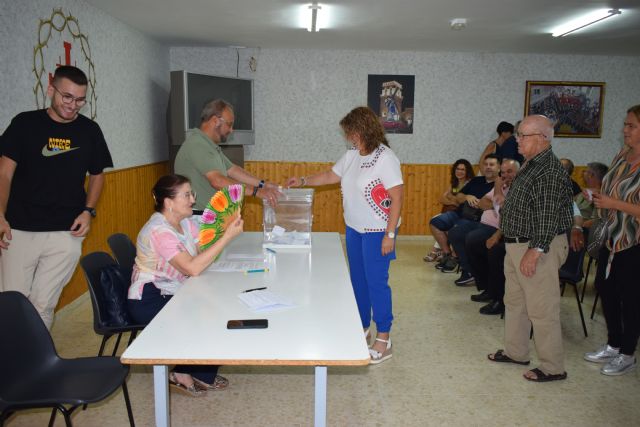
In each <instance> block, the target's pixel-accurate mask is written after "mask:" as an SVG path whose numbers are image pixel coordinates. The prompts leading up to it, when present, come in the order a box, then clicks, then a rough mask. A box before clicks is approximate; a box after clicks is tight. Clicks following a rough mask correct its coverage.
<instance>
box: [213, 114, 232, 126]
mask: <svg viewBox="0 0 640 427" xmlns="http://www.w3.org/2000/svg"><path fill="white" fill-rule="evenodd" d="M216 117H217V118H218V120H220V121H221V122H222V123H224V124H225V125H227V126H229V129H233V122H231V123H229V121H228V120H226V119H225V118H224V117H222V116H216Z"/></svg>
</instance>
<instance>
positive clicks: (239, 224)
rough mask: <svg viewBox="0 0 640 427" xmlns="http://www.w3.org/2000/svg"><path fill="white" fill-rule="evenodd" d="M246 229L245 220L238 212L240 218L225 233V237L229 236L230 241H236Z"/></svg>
mask: <svg viewBox="0 0 640 427" xmlns="http://www.w3.org/2000/svg"><path fill="white" fill-rule="evenodd" d="M243 229H244V220H243V219H242V216H240V213H239V212H238V217H237V218H236V219H235V220H234V221H233V222H232V223H231V224H229V226H228V227H227V229H226V230H225V231H224V235H225V236H229V240H233V239H235V238H236V237H237V236H238V235H239V234H241V233H242V231H243Z"/></svg>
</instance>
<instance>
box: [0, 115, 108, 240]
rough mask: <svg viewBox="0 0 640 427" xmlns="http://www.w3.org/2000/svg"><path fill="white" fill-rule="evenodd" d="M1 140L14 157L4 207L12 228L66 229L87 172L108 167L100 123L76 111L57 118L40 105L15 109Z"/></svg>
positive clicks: (82, 196) (78, 208)
mask: <svg viewBox="0 0 640 427" xmlns="http://www.w3.org/2000/svg"><path fill="white" fill-rule="evenodd" d="M1 145H2V147H1V148H0V152H1V153H2V155H3V156H6V157H8V158H10V159H12V160H14V161H15V162H16V163H17V166H16V170H15V173H14V175H13V180H12V182H11V193H10V194H9V202H8V204H7V212H6V218H7V221H9V224H10V225H11V228H14V229H16V230H23V231H63V230H69V229H70V228H71V225H72V224H73V221H74V220H75V218H76V217H77V216H78V215H79V214H80V213H81V212H82V210H83V209H84V207H85V202H86V193H85V190H84V182H85V178H86V175H87V172H88V173H89V174H91V175H97V174H100V173H102V171H103V169H104V168H107V167H113V162H112V160H111V154H110V153H109V149H108V148H107V143H106V141H105V140H104V136H103V134H102V131H101V130H100V127H99V126H98V124H97V123H96V122H94V121H93V120H90V119H88V118H87V117H85V116H82V115H78V117H77V118H76V119H75V120H74V121H72V122H70V123H58V122H56V121H54V120H52V119H51V118H50V117H49V115H48V114H47V111H46V110H36V111H28V112H24V113H20V114H18V115H17V116H15V117H14V118H13V120H12V121H11V124H10V125H9V127H8V128H7V129H6V131H5V132H4V134H3V135H2V140H1Z"/></svg>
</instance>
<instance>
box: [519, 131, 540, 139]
mask: <svg viewBox="0 0 640 427" xmlns="http://www.w3.org/2000/svg"><path fill="white" fill-rule="evenodd" d="M536 135H540V136H543V137H545V138H546V137H547V136H546V135H545V134H543V133H520V132H516V138H518V139H524V138H526V137H528V136H536Z"/></svg>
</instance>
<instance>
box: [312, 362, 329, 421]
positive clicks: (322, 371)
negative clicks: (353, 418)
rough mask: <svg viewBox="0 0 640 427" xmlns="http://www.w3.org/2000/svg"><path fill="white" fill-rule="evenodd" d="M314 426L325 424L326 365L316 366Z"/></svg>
mask: <svg viewBox="0 0 640 427" xmlns="http://www.w3.org/2000/svg"><path fill="white" fill-rule="evenodd" d="M314 425H315V427H325V426H326V425H327V367H326V366H316V400H315V423H314Z"/></svg>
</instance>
